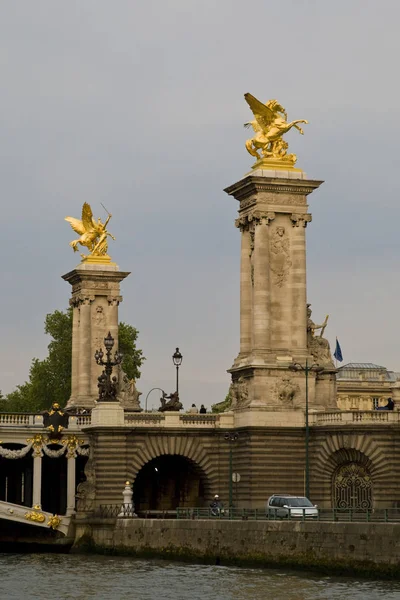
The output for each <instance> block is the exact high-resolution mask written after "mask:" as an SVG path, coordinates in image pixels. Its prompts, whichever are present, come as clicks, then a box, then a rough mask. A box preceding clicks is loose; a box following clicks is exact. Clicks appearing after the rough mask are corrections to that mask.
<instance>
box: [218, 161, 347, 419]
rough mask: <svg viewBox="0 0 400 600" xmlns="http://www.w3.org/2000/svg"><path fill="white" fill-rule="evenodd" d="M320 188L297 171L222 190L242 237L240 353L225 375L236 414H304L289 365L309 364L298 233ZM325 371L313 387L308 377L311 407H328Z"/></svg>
mask: <svg viewBox="0 0 400 600" xmlns="http://www.w3.org/2000/svg"><path fill="white" fill-rule="evenodd" d="M321 183H322V182H321V181H313V180H309V179H307V178H306V176H305V174H304V173H303V172H302V171H299V170H292V171H283V170H282V171H269V170H257V171H252V172H251V173H250V174H248V175H247V176H245V177H244V178H243V179H241V180H240V181H238V182H237V183H235V184H233V185H232V186H230V187H229V188H227V189H226V190H225V191H226V192H227V193H228V194H229V195H232V196H234V198H236V200H238V201H239V203H240V204H239V217H238V219H237V220H236V223H235V224H236V226H237V227H238V228H239V229H240V231H241V235H242V250H241V273H240V331H241V336H240V352H239V355H238V356H237V358H236V359H235V361H234V363H233V366H232V368H231V369H230V370H229V371H230V372H231V374H232V385H233V387H232V388H231V396H232V397H233V408H235V409H238V410H239V409H240V410H241V411H243V410H245V409H247V410H251V409H257V410H259V409H264V410H273V411H280V410H283V411H289V410H300V409H302V410H303V409H304V395H305V382H304V376H303V377H301V376H299V374H295V373H292V372H291V371H290V370H289V365H290V364H291V363H292V362H298V363H300V364H302V365H305V361H306V359H308V360H309V364H312V363H314V362H315V359H314V357H313V356H312V355H311V352H310V348H308V337H307V292H306V284H307V281H306V238H305V231H306V226H307V223H309V222H310V221H311V215H310V214H309V213H308V204H307V196H308V195H309V194H310V193H311V192H313V191H314V190H316V189H317V188H318V187H319V186H320V185H321ZM314 350H315V348H314ZM332 366H333V365H332V363H331V362H329V366H328V364H327V372H326V374H325V375H323V376H320V375H318V381H316V380H315V374H313V375H311V374H310V379H309V383H310V390H309V406H310V408H314V409H315V408H323V407H324V406H325V405H326V406H332V398H333V395H334V382H333V380H332V373H333V371H335V370H334V369H333V371H332ZM317 384H318V385H317ZM316 390H318V394H317V392H316ZM316 395H318V401H316Z"/></svg>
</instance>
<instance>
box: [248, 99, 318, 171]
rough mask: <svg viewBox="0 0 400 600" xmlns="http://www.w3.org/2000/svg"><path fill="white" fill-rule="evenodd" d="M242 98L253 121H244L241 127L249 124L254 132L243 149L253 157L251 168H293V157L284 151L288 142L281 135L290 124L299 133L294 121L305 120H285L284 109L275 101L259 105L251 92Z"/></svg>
mask: <svg viewBox="0 0 400 600" xmlns="http://www.w3.org/2000/svg"><path fill="white" fill-rule="evenodd" d="M244 97H245V100H246V102H247V104H248V105H249V106H250V109H251V111H252V113H253V115H254V119H253V121H249V122H248V123H245V124H244V126H245V127H252V128H253V130H254V133H255V135H254V136H253V137H252V138H251V139H249V140H247V141H246V149H247V151H248V152H249V153H250V154H251V155H252V156H254V157H255V158H257V162H256V163H255V164H254V165H253V169H255V168H263V167H264V168H267V169H268V168H269V169H271V168H272V169H285V170H290V169H293V166H294V164H295V162H296V160H297V157H296V155H295V154H288V153H287V149H288V143H287V142H286V141H285V140H284V139H283V137H282V136H283V135H284V134H285V133H287V132H288V131H289V130H290V129H292V127H294V128H295V129H297V131H298V132H299V133H301V134H302V135H303V133H304V131H303V129H302V128H301V127H300V126H299V125H298V123H308V121H306V120H305V119H297V120H296V121H290V122H289V123H288V122H287V112H286V110H285V109H284V108H283V106H281V104H279V102H278V101H277V100H268V102H267V103H266V104H263V103H262V102H260V101H259V100H257V98H255V97H254V96H252V95H251V94H245V95H244ZM260 153H261V155H260Z"/></svg>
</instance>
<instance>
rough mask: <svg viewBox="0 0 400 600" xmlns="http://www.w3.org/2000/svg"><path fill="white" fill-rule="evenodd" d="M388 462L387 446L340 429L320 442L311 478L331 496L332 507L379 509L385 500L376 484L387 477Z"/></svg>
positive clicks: (326, 495)
mask: <svg viewBox="0 0 400 600" xmlns="http://www.w3.org/2000/svg"><path fill="white" fill-rule="evenodd" d="M389 464H390V457H388V455H387V453H386V451H385V448H384V447H382V445H381V444H379V443H377V441H376V440H375V439H371V437H370V436H366V435H362V434H359V433H355V432H352V433H349V434H346V433H343V432H338V433H335V434H330V435H327V436H326V438H325V439H324V441H323V442H322V444H321V445H320V447H319V453H318V460H317V461H316V463H314V464H313V465H312V479H313V480H314V481H317V482H318V484H319V488H320V490H321V491H322V493H323V496H324V497H325V498H331V506H332V508H343V507H345V505H346V506H347V508H357V507H359V508H376V506H375V505H376V503H377V502H378V505H379V502H382V500H380V499H379V497H378V498H377V497H376V496H377V494H375V493H374V483H376V482H378V481H379V482H381V481H383V480H385V478H386V477H387V474H388V465H389ZM317 500H318V498H317ZM318 501H319V500H318Z"/></svg>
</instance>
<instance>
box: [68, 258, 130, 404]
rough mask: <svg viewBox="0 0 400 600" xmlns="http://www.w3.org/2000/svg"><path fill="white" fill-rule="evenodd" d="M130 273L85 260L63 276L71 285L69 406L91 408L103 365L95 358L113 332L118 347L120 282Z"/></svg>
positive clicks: (112, 266)
mask: <svg viewBox="0 0 400 600" xmlns="http://www.w3.org/2000/svg"><path fill="white" fill-rule="evenodd" d="M128 275H129V273H127V272H121V271H120V270H119V267H118V266H117V265H115V264H93V263H88V262H82V263H81V264H80V265H78V266H77V267H76V269H74V270H73V271H71V272H70V273H67V274H66V275H64V276H63V279H64V280H65V281H68V283H70V284H71V286H72V298H71V305H72V306H73V311H74V312H73V326H72V381H71V397H70V399H69V401H68V407H72V406H76V407H82V408H88V409H91V408H93V407H94V406H95V401H96V400H97V397H98V387H97V383H98V381H97V378H98V377H99V375H100V373H101V371H102V368H101V367H99V366H98V365H97V364H96V362H95V360H94V353H95V351H96V350H99V349H100V348H103V351H104V338H105V337H106V336H107V334H108V332H111V335H112V336H113V338H114V340H115V346H114V348H115V350H117V348H118V305H119V303H120V302H121V301H122V296H121V295H120V282H121V281H123V280H124V279H125V277H127V276H128Z"/></svg>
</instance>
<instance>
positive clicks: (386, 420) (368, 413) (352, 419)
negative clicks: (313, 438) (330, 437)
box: [309, 410, 400, 425]
mask: <svg viewBox="0 0 400 600" xmlns="http://www.w3.org/2000/svg"><path fill="white" fill-rule="evenodd" d="M309 422H310V425H348V424H351V425H354V424H357V425H371V423H373V424H377V425H386V424H389V425H394V424H396V423H398V424H400V412H398V411H397V410H396V411H393V410H337V411H331V412H320V413H310V415H309Z"/></svg>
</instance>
